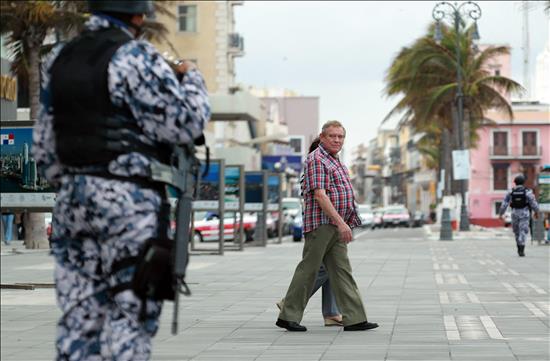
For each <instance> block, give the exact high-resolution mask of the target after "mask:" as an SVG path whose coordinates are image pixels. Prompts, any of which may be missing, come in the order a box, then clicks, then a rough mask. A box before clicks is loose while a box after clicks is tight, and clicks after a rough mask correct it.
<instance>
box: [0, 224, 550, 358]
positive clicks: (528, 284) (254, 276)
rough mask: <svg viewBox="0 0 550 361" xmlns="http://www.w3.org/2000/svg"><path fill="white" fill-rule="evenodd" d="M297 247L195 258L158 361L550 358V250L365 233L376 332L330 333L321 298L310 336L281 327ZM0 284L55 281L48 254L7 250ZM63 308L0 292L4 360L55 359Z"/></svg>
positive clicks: (357, 250) (486, 239)
mask: <svg viewBox="0 0 550 361" xmlns="http://www.w3.org/2000/svg"><path fill="white" fill-rule="evenodd" d="M301 247H302V244H297V243H292V242H289V241H286V242H284V243H283V244H282V245H269V246H268V247H267V248H258V247H254V248H246V249H245V250H244V251H243V252H234V251H232V252H226V254H225V256H213V255H201V256H194V257H193V258H192V263H191V266H190V271H189V281H190V282H191V283H192V284H191V287H192V290H193V296H192V297H190V298H184V299H182V300H181V309H180V314H181V317H180V333H179V334H178V335H177V336H172V335H171V334H170V321H171V317H172V304H171V303H167V304H166V306H165V309H164V312H163V315H162V321H161V327H160V331H159V333H158V335H157V337H156V338H155V339H154V343H153V345H154V352H153V360H239V361H246V360H266V361H267V360H272V361H275V360H281V361H287V360H289V361H290V360H297V361H302V360H303V361H307V360H338V361H345V360H365V361H368V360H376V361H379V360H388V361H389V360H445V361H447V360H470V361H489V360H492V361H508V360H510V361H511V360H515V361H518V360H519V361H544V360H549V357H550V356H549V355H550V350H549V348H550V334H549V330H550V322H549V315H550V300H549V293H550V289H549V288H550V284H549V267H550V253H549V252H550V247H547V246H538V245H532V246H531V245H529V246H528V247H527V249H526V254H527V256H526V257H525V258H519V257H517V255H516V253H515V249H514V244H513V241H512V239H511V238H510V234H509V231H508V230H504V231H502V232H496V233H495V232H492V233H487V234H485V235H484V234H483V232H481V233H480V232H477V233H471V235H470V236H468V235H467V234H462V235H461V236H460V237H456V240H455V241H446V242H442V241H438V240H437V237H436V236H435V234H434V235H430V234H429V233H428V234H426V233H424V232H423V231H422V230H418V229H415V230H413V229H399V230H383V231H374V232H373V231H367V232H361V233H360V234H358V236H357V240H356V241H355V242H354V243H352V245H351V246H350V250H349V254H350V258H351V261H352V265H353V269H354V275H355V278H356V280H357V282H358V284H359V286H360V289H361V292H362V295H363V298H364V300H365V303H366V306H367V311H368V314H369V320H371V321H374V322H378V323H380V325H381V327H380V328H378V329H376V330H372V331H367V332H343V331H342V330H341V329H339V328H334V327H324V326H323V324H322V317H321V315H320V304H321V298H320V295H315V296H314V297H313V298H312V300H311V302H310V304H309V306H308V309H307V312H306V315H305V317H304V320H303V322H302V323H303V324H304V325H306V326H307V327H308V332H306V333H289V332H286V331H284V330H281V329H279V328H277V327H275V325H274V322H275V320H276V318H277V309H276V307H275V302H276V301H277V300H278V299H279V298H280V297H282V296H283V295H284V293H285V291H286V287H287V286H288V283H289V282H290V278H291V276H292V273H293V271H294V267H295V266H296V264H297V262H298V259H299V257H300V254H301ZM2 254H3V256H2V257H1V259H0V260H1V272H2V273H1V279H2V284H6V283H16V282H35V283H51V274H52V269H53V266H52V260H51V257H49V256H48V254H47V252H46V251H34V252H29V253H24V254H13V255H12V254H10V252H9V250H7V249H6V248H5V247H3V248H2ZM58 316H59V312H58V310H57V308H56V306H55V300H54V297H53V290H52V289H49V288H38V289H35V290H33V291H25V290H6V289H3V290H2V291H1V359H2V360H6V361H8V360H52V359H53V358H54V350H53V338H54V335H55V322H56V318H57V317H58Z"/></svg>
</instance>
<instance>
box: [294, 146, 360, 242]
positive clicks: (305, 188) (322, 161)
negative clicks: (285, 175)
mask: <svg viewBox="0 0 550 361" xmlns="http://www.w3.org/2000/svg"><path fill="white" fill-rule="evenodd" d="M304 168H305V169H304V179H303V182H302V194H303V196H304V217H303V218H304V233H307V232H311V231H313V230H315V229H316V228H318V227H319V226H321V225H323V224H334V222H332V220H331V219H330V218H329V217H328V216H327V215H326V214H325V213H324V212H323V210H322V209H321V206H320V205H319V203H318V202H317V201H316V200H315V198H314V190H315V189H324V190H325V191H326V193H327V195H328V197H329V198H330V201H331V203H332V205H333V206H334V208H335V209H336V211H337V212H338V214H339V215H340V216H341V217H342V219H343V220H344V222H346V223H347V224H348V225H349V226H350V227H351V228H353V227H356V226H359V225H361V219H360V218H359V216H358V215H357V211H356V209H355V197H354V195H353V188H352V186H351V181H350V179H349V173H348V169H347V168H346V166H345V165H343V164H342V163H341V162H340V160H339V159H338V158H336V157H333V156H331V155H330V154H329V153H328V152H327V151H326V150H325V149H324V148H323V146H322V145H319V147H318V148H317V149H315V150H314V151H313V152H311V153H309V154H308V156H307V158H306V161H305V167H304Z"/></svg>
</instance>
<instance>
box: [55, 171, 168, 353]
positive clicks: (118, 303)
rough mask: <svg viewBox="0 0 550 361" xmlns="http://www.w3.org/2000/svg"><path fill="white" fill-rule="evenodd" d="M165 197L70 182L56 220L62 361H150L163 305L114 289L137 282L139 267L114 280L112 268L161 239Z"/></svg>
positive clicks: (90, 180) (82, 180) (128, 187)
mask: <svg viewBox="0 0 550 361" xmlns="http://www.w3.org/2000/svg"><path fill="white" fill-rule="evenodd" d="M160 202H161V200H160V197H159V195H158V194H157V193H156V192H154V191H153V190H149V189H143V188H139V187H138V186H137V185H136V184H134V183H130V182H120V181H117V180H107V179H103V178H98V177H92V176H83V175H78V176H65V177H64V179H63V186H62V188H61V190H60V192H59V193H58V196H57V201H56V206H55V210H54V215H53V227H52V228H53V234H52V253H53V255H54V257H55V274H54V276H55V284H56V295H57V303H58V305H59V307H60V308H61V311H62V316H61V318H60V319H59V322H58V325H57V340H56V348H57V360H147V359H149V357H150V355H151V339H152V337H153V336H154V335H155V333H156V331H157V328H158V318H159V315H160V312H161V307H162V303H161V302H157V301H154V300H147V302H146V317H145V321H142V322H140V320H139V314H140V311H141V300H140V299H139V298H138V297H136V295H135V294H134V293H133V291H131V290H124V291H122V292H120V293H117V294H112V293H111V292H110V289H111V288H112V287H114V286H116V285H119V284H121V283H124V282H128V281H130V280H131V279H132V275H133V272H134V268H133V267H131V268H127V269H124V270H121V271H119V272H117V273H115V274H111V267H112V265H113V262H114V261H118V260H121V259H124V258H127V257H130V256H136V255H137V254H138V253H139V251H140V250H141V249H142V247H143V245H144V242H145V241H146V240H147V239H149V238H151V237H155V236H156V234H157V223H158V220H157V218H158V210H159V207H160Z"/></svg>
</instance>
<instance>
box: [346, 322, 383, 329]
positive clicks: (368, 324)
mask: <svg viewBox="0 0 550 361" xmlns="http://www.w3.org/2000/svg"><path fill="white" fill-rule="evenodd" d="M376 327H378V324H377V323H374V322H367V321H365V322H361V323H356V324H355V325H350V326H344V331H365V330H370V329H373V328H376Z"/></svg>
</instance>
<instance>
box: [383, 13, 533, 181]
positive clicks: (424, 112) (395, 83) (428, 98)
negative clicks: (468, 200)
mask: <svg viewBox="0 0 550 361" xmlns="http://www.w3.org/2000/svg"><path fill="white" fill-rule="evenodd" d="M441 25H442V29H441V30H442V35H443V38H442V41H441V42H440V43H437V42H436V41H435V40H433V33H434V25H431V26H430V27H429V29H428V33H427V35H425V36H423V37H421V38H420V39H417V40H416V41H415V42H414V43H413V44H412V45H411V46H408V47H404V48H403V49H401V51H400V52H399V53H398V54H397V56H396V57H395V58H394V60H393V61H392V63H391V65H390V67H389V69H388V71H387V74H386V79H385V80H386V88H385V93H386V95H387V96H390V97H391V96H401V98H400V100H399V101H398V103H397V104H396V106H395V107H394V108H393V109H392V110H391V111H390V112H389V114H388V115H387V116H386V118H385V119H384V121H386V120H387V119H389V118H390V117H392V116H395V115H397V114H399V113H403V114H404V115H403V118H402V121H404V122H405V123H407V124H409V125H410V126H411V127H412V129H413V131H414V132H416V133H425V137H424V140H423V141H422V144H421V149H422V151H423V152H424V153H425V154H428V155H429V154H431V157H432V159H433V160H434V161H435V160H436V156H435V155H436V153H438V152H439V153H440V157H439V159H437V160H439V161H440V162H439V164H440V167H439V168H444V169H447V172H446V173H447V174H449V173H450V169H451V167H450V164H449V163H450V157H449V156H447V157H443V158H446V159H442V158H441V154H450V149H448V148H447V149H445V148H444V147H449V146H451V144H449V143H452V144H453V145H454V147H455V148H456V146H457V144H458V141H457V138H458V130H457V129H453V121H452V120H453V117H454V116H455V113H456V95H457V89H458V88H457V80H456V71H457V62H456V40H457V38H456V37H457V36H458V37H459V38H458V44H459V57H460V68H459V69H460V70H459V71H460V72H461V74H462V88H463V94H464V98H463V100H464V115H465V116H464V122H465V129H468V131H467V132H468V134H467V135H466V136H465V144H466V145H467V146H468V147H475V144H476V141H477V130H478V129H479V128H480V127H481V126H483V125H485V124H487V123H488V122H490V120H489V119H487V118H486V117H485V116H484V114H485V112H486V111H487V110H489V109H498V110H501V111H503V112H504V113H506V114H507V115H508V116H509V117H510V118H511V119H513V111H512V108H511V105H510V104H509V102H508V100H507V98H506V95H507V94H510V93H515V92H519V91H521V90H522V89H523V88H522V87H521V85H520V84H518V83H517V82H515V81H513V80H512V79H509V78H507V77H503V76H500V75H494V74H491V72H490V71H489V69H487V68H486V64H487V62H488V61H489V60H490V59H492V58H494V57H497V56H499V55H504V54H508V53H509V51H510V49H509V48H508V47H506V46H489V47H487V48H485V49H484V50H482V51H479V50H478V49H477V47H476V46H475V44H474V42H473V40H472V29H471V28H469V29H467V28H465V27H464V26H461V27H460V30H459V33H458V34H456V33H455V31H454V29H453V28H450V27H448V26H446V25H444V24H441ZM446 132H448V133H449V134H450V135H452V136H453V140H452V142H447V141H445V142H442V141H441V140H440V139H441V137H445V133H446ZM431 164H432V165H434V164H436V163H435V162H431ZM445 189H446V190H448V189H449V184H446V187H445Z"/></svg>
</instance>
